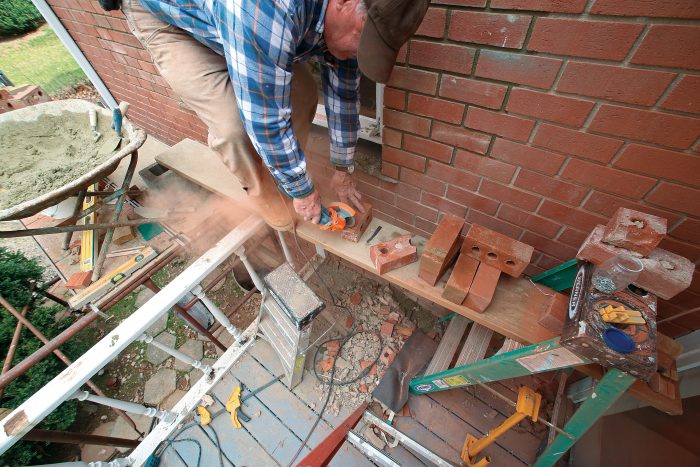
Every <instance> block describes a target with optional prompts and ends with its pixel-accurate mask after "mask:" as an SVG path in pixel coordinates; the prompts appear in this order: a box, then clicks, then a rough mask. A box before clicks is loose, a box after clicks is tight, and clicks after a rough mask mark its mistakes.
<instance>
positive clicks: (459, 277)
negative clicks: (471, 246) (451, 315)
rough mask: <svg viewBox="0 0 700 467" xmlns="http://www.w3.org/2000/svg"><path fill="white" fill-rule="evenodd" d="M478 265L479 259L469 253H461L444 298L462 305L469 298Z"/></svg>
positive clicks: (444, 292)
mask: <svg viewBox="0 0 700 467" xmlns="http://www.w3.org/2000/svg"><path fill="white" fill-rule="evenodd" d="M478 267H479V261H478V260H476V259H474V258H472V257H471V256H469V255H464V254H462V255H459V258H458V259H457V263H455V267H454V268H453V269H452V274H450V278H449V279H448V280H447V284H446V285H445V289H444V290H443V291H442V298H444V299H446V300H449V301H451V302H452V303H456V304H458V305H461V304H462V302H464V299H465V298H467V294H468V293H469V288H470V287H471V285H472V281H473V280H474V275H475V274H476V270H477V268H478Z"/></svg>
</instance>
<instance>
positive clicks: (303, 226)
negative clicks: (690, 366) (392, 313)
mask: <svg viewBox="0 0 700 467" xmlns="http://www.w3.org/2000/svg"><path fill="white" fill-rule="evenodd" d="M378 226H381V227H382V230H381V231H380V232H379V234H378V235H377V236H376V237H375V238H374V240H372V242H373V243H378V242H385V241H388V240H391V239H393V238H395V237H397V236H399V235H403V234H405V233H407V231H405V230H403V229H399V228H398V227H395V226H393V225H391V224H389V223H388V222H384V221H382V220H380V219H373V220H372V223H371V224H370V225H369V227H368V228H367V230H366V231H365V234H364V235H363V237H362V238H361V239H360V241H359V242H358V243H351V242H348V241H347V240H343V239H342V238H340V235H339V234H338V233H336V232H328V231H323V230H320V229H319V228H318V226H316V225H313V224H311V223H308V222H303V223H300V224H299V225H298V226H297V234H298V235H299V237H300V238H303V239H304V240H307V241H309V242H311V243H314V244H316V245H319V246H321V247H323V248H324V249H326V250H327V251H329V252H330V253H333V254H335V255H337V256H339V257H341V258H343V259H345V260H347V261H349V262H351V263H353V264H355V265H357V266H359V267H361V268H363V269H366V270H367V271H371V272H376V270H375V268H374V266H373V265H372V263H371V261H370V258H369V247H368V246H367V244H366V243H365V242H366V239H367V237H368V236H369V235H371V233H372V232H374V230H375V229H376V228H377V227H378ZM412 243H413V244H414V245H416V246H417V247H418V256H419V257H420V255H421V253H422V252H423V248H424V247H425V244H426V240H425V239H424V238H423V237H418V236H415V237H413V241H412ZM502 276H503V275H502ZM382 278H384V279H386V280H388V281H389V282H391V283H393V284H396V285H398V286H400V287H403V288H404V289H407V290H408V291H410V292H413V293H414V294H416V295H419V296H421V297H424V298H426V299H428V300H430V301H432V302H434V303H436V304H438V305H440V306H443V307H445V308H447V309H448V310H451V311H454V312H457V313H459V314H461V315H462V316H466V317H467V318H469V319H471V320H473V321H475V322H477V323H479V324H481V325H483V326H486V327H487V328H489V329H492V330H494V331H496V332H497V333H499V334H503V335H504V336H506V337H510V338H512V339H515V340H517V341H519V342H523V343H525V344H534V343H535V342H541V341H544V340H547V339H551V338H552V337H556V336H555V335H554V334H553V333H552V331H550V330H548V329H547V328H545V327H543V326H540V325H539V324H537V320H538V319H539V318H540V315H541V314H542V313H543V312H544V310H545V308H546V306H547V304H548V302H549V300H550V299H551V297H549V296H547V295H545V294H543V293H542V292H540V291H539V290H538V289H537V288H536V287H535V286H534V285H533V284H532V283H530V282H529V281H528V280H527V279H522V278H518V279H514V278H512V277H510V276H506V277H501V279H500V282H499V283H498V288H497V289H496V294H495V296H494V298H493V301H492V302H491V305H490V306H489V307H488V308H487V309H486V312H484V313H479V312H477V311H474V310H472V309H470V308H467V307H465V306H462V305H457V304H455V303H452V302H450V301H449V300H445V299H444V298H442V289H443V288H444V278H443V280H442V281H441V282H438V284H437V285H436V286H435V287H433V286H431V285H429V284H428V283H427V282H425V281H423V280H422V279H420V278H419V277H418V262H415V263H413V264H409V265H408V266H405V267H403V268H400V269H395V270H394V271H391V272H388V273H386V274H383V275H382ZM540 288H543V287H540Z"/></svg>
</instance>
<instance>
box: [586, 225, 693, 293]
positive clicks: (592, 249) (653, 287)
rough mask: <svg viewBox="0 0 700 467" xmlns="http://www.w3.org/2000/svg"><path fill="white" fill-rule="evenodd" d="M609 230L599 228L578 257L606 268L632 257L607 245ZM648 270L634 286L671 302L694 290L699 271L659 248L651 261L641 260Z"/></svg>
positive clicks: (644, 271) (626, 251) (690, 263)
mask: <svg viewBox="0 0 700 467" xmlns="http://www.w3.org/2000/svg"><path fill="white" fill-rule="evenodd" d="M604 231H605V226H603V225H599V226H597V227H596V228H595V229H593V231H592V232H591V233H590V235H588V237H587V238H586V240H585V241H584V242H583V245H581V248H580V249H579V251H578V254H577V255H576V257H577V258H578V259H581V260H585V261H590V262H591V263H593V264H596V265H598V264H602V263H604V262H605V261H607V260H608V259H610V258H612V257H613V256H616V255H619V254H622V253H629V250H627V249H625V248H620V247H616V246H614V245H608V244H607V243H603V232H604ZM641 261H642V264H644V270H643V271H642V272H641V274H640V275H639V277H638V278H637V280H635V281H634V284H635V285H637V286H638V287H641V288H642V289H644V290H646V291H648V292H651V293H653V294H655V295H657V296H658V297H659V298H663V299H664V300H668V299H670V298H672V297H674V296H676V295H677V294H679V293H680V292H682V291H684V290H685V289H687V288H688V287H690V283H691V281H692V279H693V271H694V269H695V267H694V265H693V263H692V262H691V261H690V260H688V259H686V258H684V257H682V256H679V255H677V254H675V253H671V252H670V251H666V250H662V249H661V248H656V249H655V250H654V251H652V252H651V253H650V254H649V257H648V258H642V259H641Z"/></svg>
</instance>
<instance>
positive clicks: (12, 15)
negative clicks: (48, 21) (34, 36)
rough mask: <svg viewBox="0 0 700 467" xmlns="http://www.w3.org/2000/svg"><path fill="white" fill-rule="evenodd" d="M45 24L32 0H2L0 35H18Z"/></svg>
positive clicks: (0, 2) (0, 6)
mask: <svg viewBox="0 0 700 467" xmlns="http://www.w3.org/2000/svg"><path fill="white" fill-rule="evenodd" d="M42 24H44V17H43V16H41V13H39V10H37V9H36V7H35V6H34V4H33V3H32V2H31V0H0V36H18V35H20V34H24V33H27V32H31V31H34V30H35V29H36V28H38V27H39V26H41V25H42Z"/></svg>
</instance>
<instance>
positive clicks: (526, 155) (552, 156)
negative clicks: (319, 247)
mask: <svg viewBox="0 0 700 467" xmlns="http://www.w3.org/2000/svg"><path fill="white" fill-rule="evenodd" d="M491 157H495V158H496V159H500V160H502V161H506V162H510V163H511V164H514V165H519V166H522V167H527V168H528V169H532V170H536V171H538V172H544V173H546V174H548V175H554V174H555V173H557V172H558V171H559V168H560V167H561V165H562V164H563V163H564V160H565V159H566V158H565V157H564V156H562V155H561V154H556V153H553V152H550V151H545V150H543V149H537V148H532V147H530V146H525V145H523V144H519V143H515V142H512V141H508V140H505V139H501V138H496V142H495V143H494V145H493V148H492V149H491Z"/></svg>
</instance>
